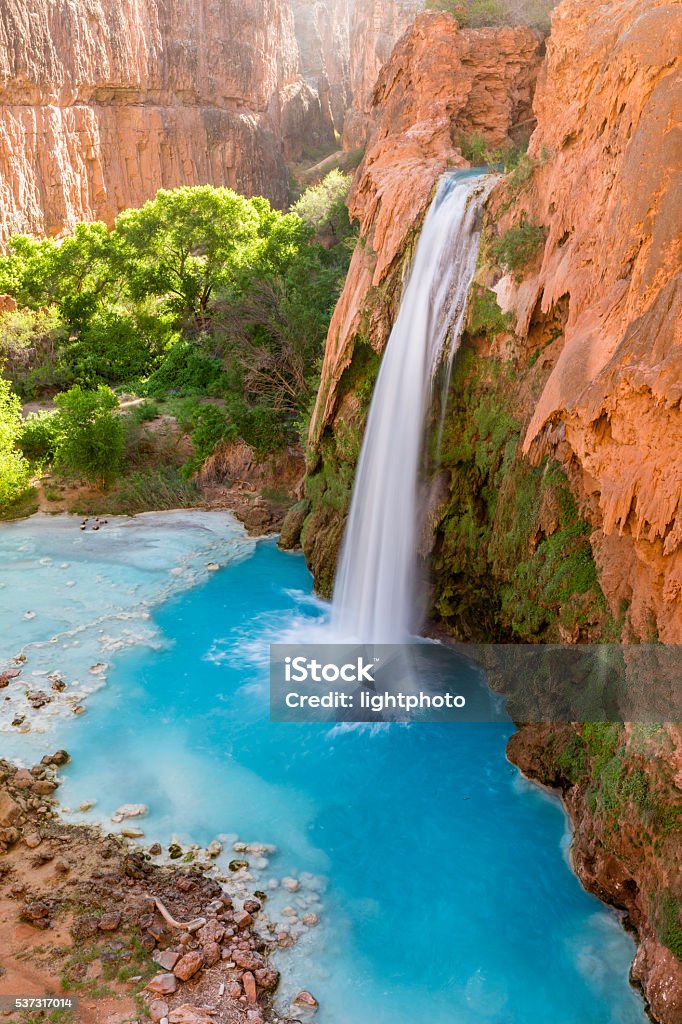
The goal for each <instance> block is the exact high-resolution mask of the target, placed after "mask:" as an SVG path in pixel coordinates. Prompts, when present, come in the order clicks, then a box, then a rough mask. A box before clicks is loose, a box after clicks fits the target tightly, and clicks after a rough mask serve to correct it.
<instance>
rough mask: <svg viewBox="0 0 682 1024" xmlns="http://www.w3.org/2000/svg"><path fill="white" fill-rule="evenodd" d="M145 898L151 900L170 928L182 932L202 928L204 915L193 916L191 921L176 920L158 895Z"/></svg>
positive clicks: (190, 931) (195, 930)
mask: <svg viewBox="0 0 682 1024" xmlns="http://www.w3.org/2000/svg"><path fill="white" fill-rule="evenodd" d="M147 899H150V900H153V901H154V903H155V905H156V909H157V910H158V912H159V913H160V914H161V917H162V918H163V919H164V921H165V922H166V924H168V925H170V927H171V928H177V929H178V931H182V932H189V933H190V934H191V933H192V932H198V931H199V929H200V928H203V927H204V925H205V924H206V918H205V917H195V918H194V919H193V920H192V921H176V920H175V918H174V917H173V915H172V914H171V912H170V911H169V910H168V908H167V907H165V906H164V904H163V903H162V902H161V900H160V899H159V898H158V896H148V897H147Z"/></svg>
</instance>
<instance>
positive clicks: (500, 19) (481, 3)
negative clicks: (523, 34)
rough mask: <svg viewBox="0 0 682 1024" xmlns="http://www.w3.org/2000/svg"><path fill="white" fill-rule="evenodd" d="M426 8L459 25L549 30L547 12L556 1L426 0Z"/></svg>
mask: <svg viewBox="0 0 682 1024" xmlns="http://www.w3.org/2000/svg"><path fill="white" fill-rule="evenodd" d="M424 6H425V7H426V9H427V10H432V11H447V12H448V13H449V14H452V15H453V16H454V17H455V18H457V21H458V22H459V24H460V25H463V26H466V27H467V28H481V27H483V26H485V25H531V26H533V27H534V28H538V29H540V30H541V31H543V32H548V31H549V24H550V22H549V15H550V12H551V11H552V9H553V8H554V7H556V0H426V3H425V5H424Z"/></svg>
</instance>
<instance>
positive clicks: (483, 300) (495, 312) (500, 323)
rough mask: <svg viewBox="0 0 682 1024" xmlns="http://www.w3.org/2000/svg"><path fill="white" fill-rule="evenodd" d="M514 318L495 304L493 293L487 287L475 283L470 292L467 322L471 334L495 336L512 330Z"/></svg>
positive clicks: (495, 299)
mask: <svg viewBox="0 0 682 1024" xmlns="http://www.w3.org/2000/svg"><path fill="white" fill-rule="evenodd" d="M513 326H514V320H513V317H512V316H510V314H509V313H503V312H502V310H501V309H500V307H499V306H498V304H497V298H496V297H495V293H494V292H492V291H491V290H490V289H489V288H482V287H480V286H479V285H475V286H474V289H473V290H472V294H471V305H470V307H469V322H468V325H467V329H468V331H469V333H470V334H471V335H474V336H475V335H478V334H485V335H486V336H487V337H488V338H495V337H497V335H498V334H507V333H509V332H511V331H512V330H513Z"/></svg>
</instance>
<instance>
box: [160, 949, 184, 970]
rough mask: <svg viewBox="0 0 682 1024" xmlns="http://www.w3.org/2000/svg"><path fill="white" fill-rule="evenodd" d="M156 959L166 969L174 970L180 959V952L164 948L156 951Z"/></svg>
mask: <svg viewBox="0 0 682 1024" xmlns="http://www.w3.org/2000/svg"><path fill="white" fill-rule="evenodd" d="M154 959H155V961H156V962H157V964H158V965H159V967H163V969H164V971H172V970H173V968H174V967H175V965H176V964H177V962H178V960H179V959H180V954H179V953H176V952H175V950H174V949H164V950H162V951H161V952H159V953H156V954H155V956H154Z"/></svg>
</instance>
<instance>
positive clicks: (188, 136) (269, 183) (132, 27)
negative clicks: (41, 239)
mask: <svg viewBox="0 0 682 1024" xmlns="http://www.w3.org/2000/svg"><path fill="white" fill-rule="evenodd" d="M192 15H193V16H192V17H190V18H188V17H187V16H186V11H185V9H184V8H182V6H178V5H177V4H173V3H171V4H168V3H165V2H161V0H101V2H100V3H99V4H98V5H97V16H96V17H95V18H92V17H91V11H90V8H88V7H87V5H86V6H83V5H82V4H77V3H71V2H69V0H5V2H4V3H3V4H2V5H0V41H2V42H0V140H2V141H1V142H0V172H1V173H2V179H3V183H4V185H5V186H6V188H5V191H4V193H3V203H2V209H1V210H0V237H1V238H3V239H4V238H6V237H7V235H8V234H10V233H13V232H22V231H25V232H30V233H35V234H37V235H42V234H45V233H47V234H55V233H61V232H63V231H64V229H66V228H69V227H71V226H72V225H73V223H74V222H75V221H77V220H105V221H107V222H108V223H111V222H112V221H113V219H114V217H115V216H116V214H117V213H119V212H120V210H121V209H122V208H124V207H128V206H141V205H142V204H143V203H144V202H145V200H147V199H149V198H150V197H152V196H153V195H154V194H155V193H156V191H157V189H158V188H160V187H165V188H173V187H175V186H178V185H193V184H199V183H202V184H203V183H205V182H211V183H214V184H216V185H230V186H232V187H237V188H239V189H240V190H241V191H244V192H247V193H250V194H259V195H260V194H264V195H268V196H270V197H271V198H272V199H273V200H274V201H275V202H276V203H278V204H279V205H284V204H286V202H287V199H288V176H287V168H286V161H287V160H290V159H296V158H298V157H300V155H301V152H302V148H303V146H304V145H313V146H315V145H319V144H322V143H324V144H327V143H329V142H331V141H333V135H332V130H331V124H329V122H328V118H325V116H324V115H323V114H322V111H321V107H320V103H319V99H318V97H317V96H316V95H315V93H314V92H313V90H312V89H311V87H310V86H309V85H308V84H307V82H306V81H304V79H303V77H302V75H301V73H300V69H299V60H300V58H299V52H298V46H297V44H296V39H295V36H294V21H293V14H292V12H291V9H290V6H289V4H288V3H285V2H284V0H250V2H249V3H248V4H247V5H245V4H239V3H230V4H229V5H227V6H225V5H224V4H218V5H216V4H215V3H212V2H211V0H196V3H194V4H193V6H192ZM139 139H143V140H144V144H143V145H139V146H138V145H137V140H139ZM10 167H11V168H12V170H11V172H10V170H9V168H10Z"/></svg>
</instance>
